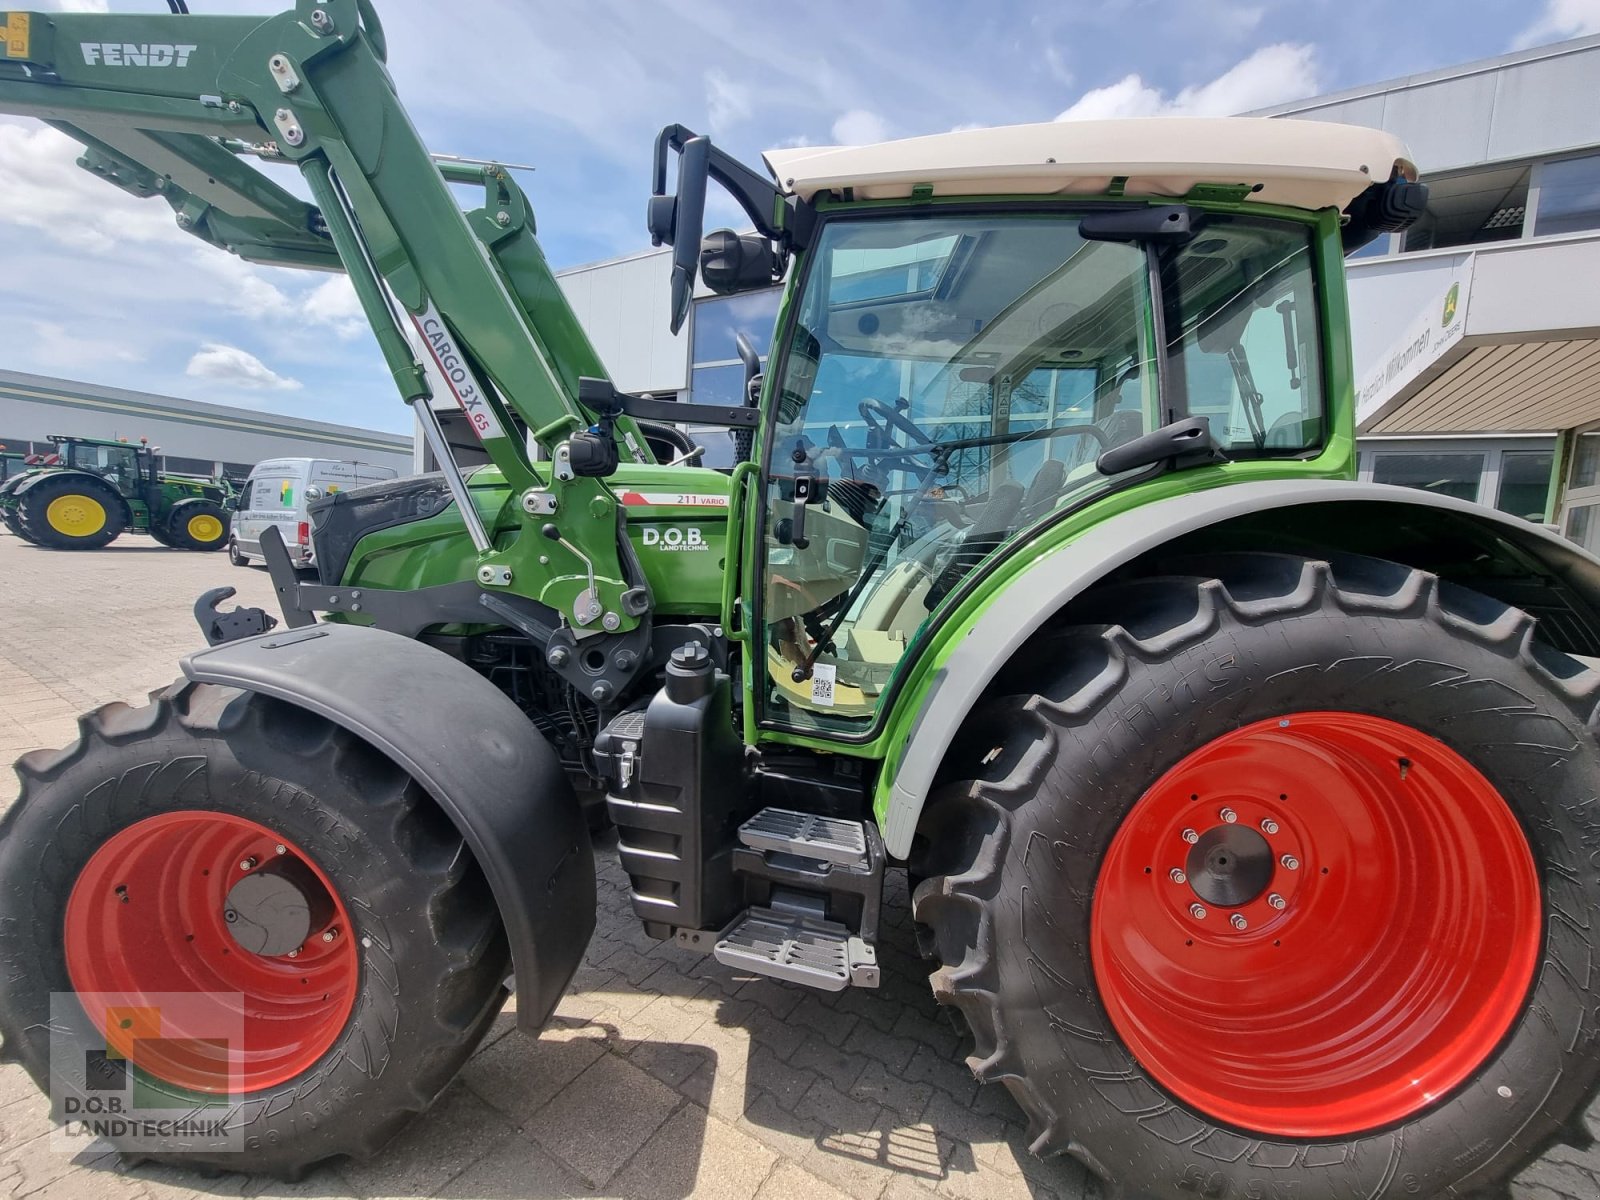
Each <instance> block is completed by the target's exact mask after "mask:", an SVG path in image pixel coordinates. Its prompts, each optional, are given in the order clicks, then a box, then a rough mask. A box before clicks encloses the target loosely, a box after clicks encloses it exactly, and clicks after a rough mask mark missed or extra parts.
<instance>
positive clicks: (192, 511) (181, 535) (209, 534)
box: [167, 500, 228, 550]
mask: <svg viewBox="0 0 1600 1200" xmlns="http://www.w3.org/2000/svg"><path fill="white" fill-rule="evenodd" d="M167 537H168V538H169V539H170V542H171V544H172V545H174V546H176V547H177V548H178V549H180V550H221V549H222V548H223V547H224V546H226V545H228V513H227V510H226V509H224V508H223V507H222V505H220V504H217V503H215V502H213V501H211V500H184V501H181V502H180V503H178V504H176V505H174V506H173V509H172V515H171V516H170V517H168V518H167Z"/></svg>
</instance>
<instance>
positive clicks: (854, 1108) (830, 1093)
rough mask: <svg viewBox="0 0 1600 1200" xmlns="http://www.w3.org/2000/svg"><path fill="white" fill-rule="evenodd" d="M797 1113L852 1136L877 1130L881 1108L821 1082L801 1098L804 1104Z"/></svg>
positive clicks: (801, 1102) (800, 1104) (816, 1083)
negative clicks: (865, 1131)
mask: <svg viewBox="0 0 1600 1200" xmlns="http://www.w3.org/2000/svg"><path fill="white" fill-rule="evenodd" d="M794 1111H795V1112H796V1113H797V1114H798V1115H800V1116H802V1117H810V1118H811V1119H812V1120H813V1121H817V1122H818V1123H820V1124H823V1125H826V1126H828V1128H830V1129H833V1130H836V1131H839V1132H851V1131H860V1130H871V1129H873V1128H875V1127H876V1125H877V1121H878V1111H879V1106H878V1105H876V1104H864V1103H862V1102H861V1101H859V1100H852V1099H851V1098H850V1097H849V1096H847V1095H845V1094H844V1093H843V1092H840V1091H838V1090H837V1089H835V1088H834V1087H833V1086H832V1085H830V1084H829V1083H828V1081H827V1080H826V1079H819V1080H817V1081H816V1082H815V1083H813V1084H812V1085H811V1087H810V1088H809V1089H808V1090H807V1092H806V1094H805V1095H804V1096H802V1097H801V1098H800V1103H798V1104H796V1105H795V1106H794Z"/></svg>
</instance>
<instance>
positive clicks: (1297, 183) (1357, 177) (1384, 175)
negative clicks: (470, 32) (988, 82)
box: [763, 117, 1415, 209]
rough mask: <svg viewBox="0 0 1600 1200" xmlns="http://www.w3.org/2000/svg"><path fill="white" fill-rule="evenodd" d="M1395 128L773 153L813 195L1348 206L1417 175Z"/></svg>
mask: <svg viewBox="0 0 1600 1200" xmlns="http://www.w3.org/2000/svg"><path fill="white" fill-rule="evenodd" d="M1409 157H1410V156H1409V153H1408V151H1407V150H1406V147H1405V144H1404V143H1403V142H1401V141H1400V139H1399V138H1396V137H1395V136H1394V135H1392V134H1388V133H1383V132H1381V131H1379V130H1376V129H1366V128H1363V127H1361V126H1357V125H1338V124H1334V123H1332V122H1327V121H1286V120H1280V119H1277V118H1272V119H1268V118H1265V117H1152V118H1140V119H1131V120H1119V121H1051V122H1047V123H1044V124H1037V125H1006V126H1000V127H998V128H993V129H963V130H958V131H956V132H954V133H936V134H932V135H930V136H927V137H915V138H906V139H904V140H902V141H895V142H879V143H877V144H876V145H870V146H797V147H793V148H791V149H787V150H769V151H767V153H766V154H765V155H763V158H764V159H765V161H766V164H767V169H768V170H769V171H771V172H772V175H773V178H775V179H776V180H777V181H778V183H779V185H780V186H781V187H782V188H783V189H784V190H785V191H786V192H790V193H792V194H794V195H796V196H799V197H800V198H801V199H802V200H810V199H811V198H812V197H813V196H815V195H816V194H817V193H818V192H826V191H841V190H843V189H845V188H851V189H853V190H854V195H855V198H856V199H858V200H880V199H892V198H897V197H904V196H909V195H911V191H912V189H913V188H915V187H918V186H920V185H927V186H928V187H931V188H932V191H933V194H934V195H935V196H973V195H1078V196H1085V195H1087V196H1093V195H1101V194H1104V193H1107V192H1110V191H1113V190H1114V189H1113V181H1114V180H1117V179H1119V178H1120V179H1123V180H1125V182H1124V183H1123V184H1122V186H1121V188H1120V189H1115V190H1116V191H1117V192H1118V193H1119V194H1124V195H1129V196H1184V195H1187V194H1188V193H1189V192H1190V191H1192V190H1193V189H1194V188H1195V187H1196V186H1197V185H1200V184H1224V185H1244V186H1246V187H1249V188H1251V189H1253V190H1252V192H1251V194H1250V196H1249V199H1251V200H1253V201H1256V202H1259V203H1262V204H1281V205H1287V206H1289V207H1293V208H1307V209H1320V208H1330V207H1331V208H1340V209H1342V208H1344V207H1345V205H1347V204H1349V203H1350V201H1351V200H1353V199H1355V197H1356V196H1358V195H1360V194H1361V192H1363V191H1364V190H1366V188H1367V186H1368V185H1369V184H1372V183H1381V182H1383V181H1384V180H1387V179H1388V178H1389V176H1390V174H1391V172H1392V171H1393V170H1394V168H1395V166H1396V165H1397V164H1402V170H1403V171H1407V172H1412V173H1414V171H1415V168H1414V167H1412V166H1411V164H1410V162H1409Z"/></svg>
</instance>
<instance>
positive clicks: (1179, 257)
mask: <svg viewBox="0 0 1600 1200" xmlns="http://www.w3.org/2000/svg"><path fill="white" fill-rule="evenodd" d="M1311 245H1312V243H1311V239H1310V234H1309V231H1308V230H1307V229H1306V228H1305V227H1302V226H1298V225H1292V224H1289V223H1287V222H1277V221H1264V220H1256V219H1246V218H1234V217H1221V216H1215V217H1211V216H1208V217H1207V218H1206V219H1205V220H1204V221H1203V222H1202V223H1201V228H1200V233H1199V234H1198V235H1197V237H1195V238H1194V239H1192V240H1191V241H1190V242H1189V243H1187V244H1185V245H1183V246H1175V247H1168V248H1164V249H1162V250H1161V251H1159V252H1154V251H1152V252H1147V251H1146V249H1145V248H1144V247H1143V246H1142V245H1139V244H1135V243H1122V242H1110V241H1099V240H1086V239H1085V238H1084V237H1082V236H1081V235H1080V231H1079V224H1078V219H1077V217H1076V216H1074V215H1070V214H1064V213H1020V212H1019V213H1012V214H998V213H995V212H992V211H991V212H986V213H981V214H951V213H937V212H935V213H929V214H927V215H919V216H914V217H909V216H899V215H897V216H873V217H863V218H834V219H832V220H829V221H828V222H826V223H825V224H824V225H823V226H822V229H821V231H820V235H819V238H818V241H817V244H816V246H815V248H814V249H813V250H812V252H811V255H810V261H809V264H808V269H807V272H806V275H805V278H804V281H803V283H802V285H801V286H802V291H801V294H800V295H799V296H798V297H797V298H796V300H795V301H794V308H795V313H796V315H795V319H794V321H793V323H792V324H791V326H790V328H789V332H788V333H787V335H786V337H787V346H786V348H785V349H786V352H785V353H784V355H783V365H782V368H781V372H782V374H781V376H780V378H779V380H778V384H777V393H776V396H777V400H776V409H777V411H776V424H775V428H774V431H773V438H772V440H771V442H770V450H769V455H770V457H769V459H768V463H767V475H766V496H765V504H766V506H767V519H766V522H765V529H766V536H765V539H764V554H765V561H764V571H763V590H762V596H761V620H762V625H763V633H764V638H765V653H766V658H767V663H766V674H767V678H768V681H769V687H768V689H767V690H766V694H765V696H764V704H763V709H764V714H765V715H766V716H767V717H770V718H775V719H777V720H779V721H781V722H783V723H787V724H791V725H794V726H797V727H801V728H820V729H847V730H848V729H859V728H862V727H864V726H865V725H868V724H870V723H871V720H872V718H873V716H874V715H875V710H876V706H877V701H878V697H879V696H880V695H881V694H882V692H883V691H884V689H885V688H886V687H887V685H888V683H889V681H890V679H891V677H892V676H893V674H894V672H895V670H896V669H897V667H898V666H899V664H900V662H901V660H902V658H903V657H904V655H905V653H906V649H907V647H908V646H909V644H910V643H911V642H912V641H913V640H914V638H915V637H916V634H917V632H918V630H919V629H920V628H921V626H922V625H923V623H924V622H925V621H926V620H927V619H928V617H929V615H930V614H931V613H933V612H934V611H935V610H936V609H937V608H938V606H939V604H940V602H941V601H942V600H943V599H944V598H945V597H946V596H948V595H949V594H950V593H951V592H952V591H953V590H954V589H955V588H956V587H957V586H958V585H960V583H961V582H962V580H963V579H965V578H967V577H968V576H969V575H970V574H971V573H972V572H973V571H974V570H975V569H976V568H977V567H978V566H979V565H980V564H981V563H982V562H983V561H984V560H985V559H986V558H988V557H989V556H990V555H992V554H994V553H995V552H996V551H997V550H999V549H1000V548H1001V547H1002V546H1004V545H1005V543H1006V542H1008V541H1009V540H1011V539H1013V538H1015V537H1016V536H1018V535H1019V534H1020V533H1021V532H1022V531H1023V530H1025V529H1027V528H1029V527H1030V526H1033V525H1035V524H1037V523H1038V522H1040V521H1042V520H1044V519H1046V518H1047V517H1049V516H1050V514H1052V513H1054V512H1056V511H1059V510H1060V509H1061V508H1062V507H1063V506H1066V505H1068V504H1074V503H1077V502H1079V501H1081V500H1082V499H1084V498H1085V497H1086V496H1089V495H1092V494H1093V493H1094V492H1096V491H1100V490H1105V489H1107V488H1109V487H1112V486H1114V485H1115V484H1116V483H1118V482H1121V481H1120V480H1117V479H1113V478H1110V477H1107V476H1105V475H1102V474H1101V473H1100V472H1099V471H1098V470H1097V469H1096V467H1095V460H1096V459H1097V458H1098V457H1099V455H1100V454H1101V453H1102V452H1103V451H1105V450H1107V449H1109V448H1110V447H1113V446H1117V445H1121V444H1122V443H1124V442H1127V441H1130V440H1132V439H1133V438H1136V437H1139V436H1140V435H1141V434H1144V433H1147V432H1149V431H1151V430H1153V429H1155V428H1157V427H1159V426H1161V425H1163V424H1165V423H1167V422H1168V421H1170V420H1172V419H1174V418H1175V417H1178V416H1183V415H1186V414H1187V413H1190V412H1192V413H1198V414H1203V415H1206V416H1208V417H1210V419H1211V424H1212V429H1213V433H1214V435H1215V436H1216V437H1217V439H1218V441H1219V442H1221V443H1222V445H1223V446H1224V447H1225V448H1226V449H1227V450H1228V452H1229V453H1230V455H1233V456H1236V457H1237V456H1240V455H1261V454H1270V453H1284V452H1290V453H1303V452H1305V451H1307V450H1309V449H1312V448H1314V447H1315V446H1316V445H1318V444H1320V440H1321V415H1322V410H1321V400H1320V394H1321V393H1320V382H1321V380H1320V365H1319V360H1318V358H1317V352H1316V329H1317V322H1316V316H1315V302H1314V291H1313V280H1314V276H1313V274H1312V270H1311V263H1310V252H1311ZM1153 276H1154V277H1158V278H1159V280H1160V292H1161V294H1160V296H1159V297H1158V298H1156V300H1154V301H1153V299H1152V296H1151V291H1150V289H1151V280H1152V277H1153ZM1158 313H1159V318H1158ZM1161 328H1164V329H1165V330H1166V335H1167V336H1166V342H1167V344H1166V346H1165V347H1163V348H1161V349H1160V350H1159V351H1158V348H1157V344H1156V337H1157V333H1156V331H1157V330H1158V329H1161ZM1158 358H1164V359H1165V361H1164V363H1162V367H1161V369H1160V370H1158V369H1157V359H1158ZM1163 388H1164V389H1165V391H1163ZM797 491H798V493H799V496H800V497H802V498H805V499H806V500H807V502H806V503H804V504H797V502H796V500H797Z"/></svg>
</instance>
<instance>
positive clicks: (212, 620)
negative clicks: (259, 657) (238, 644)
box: [194, 587, 278, 646]
mask: <svg viewBox="0 0 1600 1200" xmlns="http://www.w3.org/2000/svg"><path fill="white" fill-rule="evenodd" d="M233 594H234V589H233V588H231V587H219V588H212V589H211V590H210V591H209V592H205V593H203V594H202V595H201V597H200V599H198V600H196V601H195V602H194V619H195V620H196V621H197V622H198V623H199V625H200V632H201V633H203V634H205V638H206V644H207V645H208V646H220V645H222V643H223V642H234V641H238V640H239V639H240V638H247V637H255V636H256V634H258V633H267V632H268V631H270V630H272V629H275V628H277V625H278V619H277V618H276V617H274V616H272V615H271V614H270V613H268V612H267V611H266V610H265V609H262V608H235V609H233V610H232V611H230V612H223V611H221V610H220V609H219V608H218V607H217V605H219V604H221V603H222V602H223V601H224V600H227V599H229V598H230V597H232V596H233Z"/></svg>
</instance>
